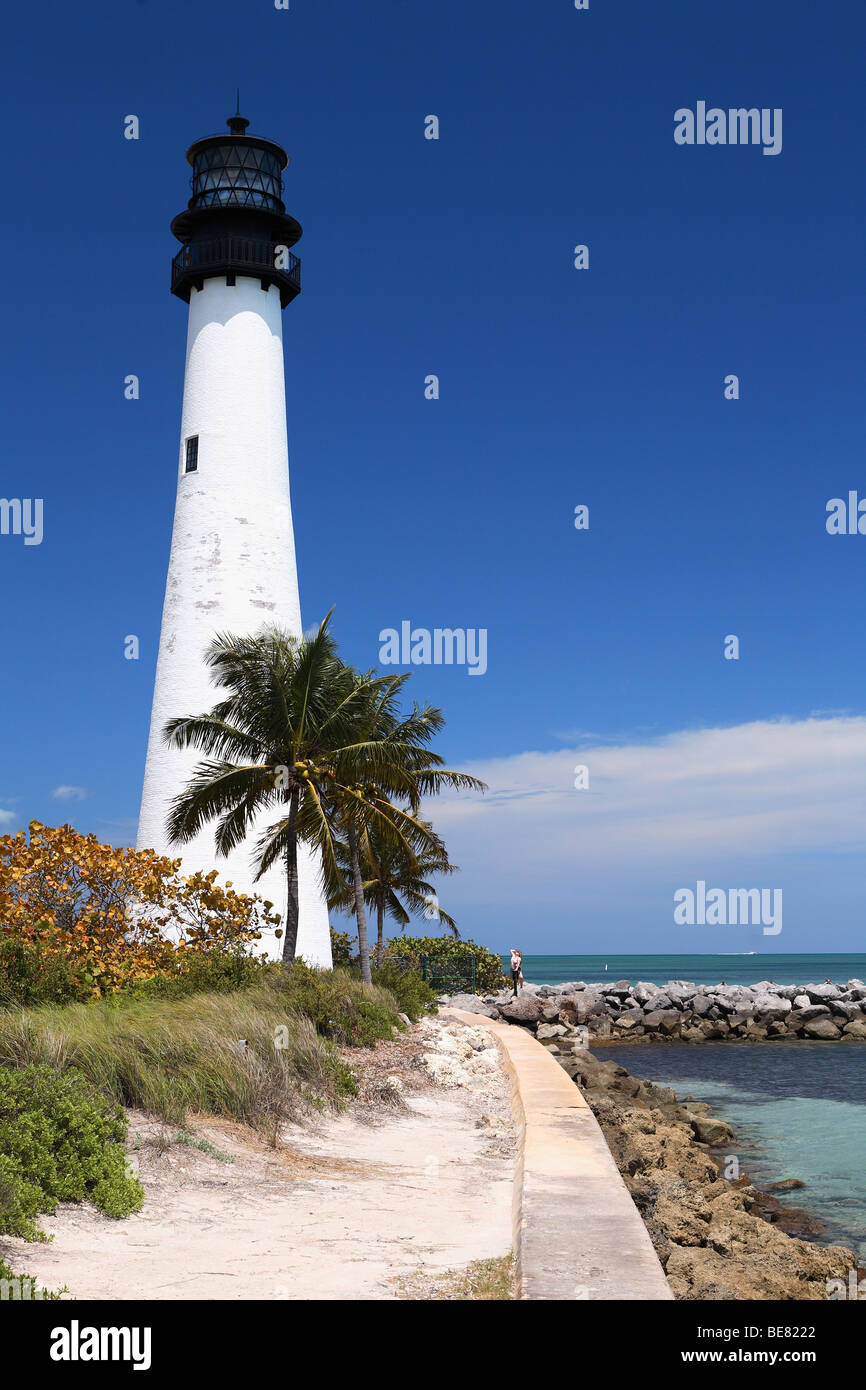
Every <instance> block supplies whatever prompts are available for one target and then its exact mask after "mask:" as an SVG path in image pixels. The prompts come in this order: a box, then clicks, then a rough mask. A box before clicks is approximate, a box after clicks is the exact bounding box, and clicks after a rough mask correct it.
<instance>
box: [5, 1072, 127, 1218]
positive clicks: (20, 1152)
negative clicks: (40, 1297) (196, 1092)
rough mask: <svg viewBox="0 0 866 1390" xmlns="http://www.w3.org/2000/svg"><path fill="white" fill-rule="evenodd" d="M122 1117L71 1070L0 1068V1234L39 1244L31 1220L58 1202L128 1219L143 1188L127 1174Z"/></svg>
mask: <svg viewBox="0 0 866 1390" xmlns="http://www.w3.org/2000/svg"><path fill="white" fill-rule="evenodd" d="M125 1140H126V1117H125V1116H124V1113H123V1111H122V1110H121V1109H120V1107H119V1106H116V1105H112V1104H111V1103H110V1102H109V1101H107V1100H106V1099H105V1098H104V1097H102V1096H101V1095H99V1094H98V1092H96V1091H95V1090H94V1089H93V1088H92V1087H91V1086H90V1084H89V1083H88V1082H87V1080H86V1079H85V1077H84V1076H83V1075H82V1074H81V1072H80V1071H78V1070H77V1069H76V1068H73V1067H70V1068H69V1069H67V1070H65V1071H58V1070H57V1069H55V1068H53V1067H48V1066H45V1065H34V1064H30V1065H27V1066H23V1067H20V1068H19V1069H17V1070H9V1069H7V1068H6V1067H0V1233H2V1234H7V1235H14V1236H21V1237H22V1238H23V1239H25V1240H45V1239H47V1237H46V1236H45V1234H44V1232H43V1231H41V1230H40V1229H39V1228H38V1227H37V1225H36V1223H35V1221H34V1217H35V1216H37V1215H38V1214H39V1213H40V1212H48V1213H51V1212H54V1211H55V1209H56V1207H57V1203H58V1202H82V1201H84V1200H85V1198H86V1199H87V1200H88V1201H90V1202H92V1203H93V1205H94V1206H95V1207H97V1208H98V1209H99V1210H100V1211H101V1212H103V1213H104V1215H106V1216H114V1217H121V1216H128V1215H129V1214H130V1212H133V1211H138V1210H139V1208H140V1207H141V1205H142V1203H143V1202H144V1189H143V1188H142V1186H141V1184H140V1182H139V1181H138V1179H137V1178H136V1177H135V1176H134V1175H132V1174H130V1173H128V1172H127V1168H126V1156H125V1153H124V1142H125Z"/></svg>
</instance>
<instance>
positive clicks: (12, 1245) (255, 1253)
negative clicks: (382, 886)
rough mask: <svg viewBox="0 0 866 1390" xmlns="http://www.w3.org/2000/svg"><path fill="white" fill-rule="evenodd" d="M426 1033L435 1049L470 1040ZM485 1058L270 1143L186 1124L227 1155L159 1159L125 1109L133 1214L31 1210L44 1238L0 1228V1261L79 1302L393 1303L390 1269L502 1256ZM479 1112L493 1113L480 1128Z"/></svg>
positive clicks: (503, 1086)
mask: <svg viewBox="0 0 866 1390" xmlns="http://www.w3.org/2000/svg"><path fill="white" fill-rule="evenodd" d="M428 1028H429V1032H430V1038H431V1044H430V1045H431V1046H433V1045H435V1044H436V1042H437V1041H442V1040H443V1038H444V1041H445V1042H446V1044H447V1041H448V1038H447V1036H446V1035H450V1037H451V1038H452V1039H453V1038H455V1037H457V1038H459V1037H461V1036H465V1034H466V1030H461V1029H460V1028H459V1027H458V1028H455V1027H453V1026H449V1027H448V1028H447V1029H443V1028H442V1026H441V1025H440V1024H438V1023H436V1024H433V1025H428ZM471 1031H474V1030H470V1032H471ZM497 1058H498V1054H497ZM486 1060H487V1061H488V1062H490V1063H491V1065H490V1066H489V1068H488V1074H487V1076H485V1077H484V1078H483V1079H481V1080H479V1079H477V1078H476V1079H475V1080H474V1082H473V1083H472V1086H471V1087H470V1086H467V1085H459V1086H453V1085H452V1086H447V1087H443V1086H441V1085H435V1084H433V1083H432V1082H430V1081H429V1079H428V1078H426V1077H424V1078H423V1079H418V1080H415V1081H413V1083H412V1087H413V1088H411V1089H409V1090H407V1091H406V1092H405V1095H406V1107H407V1108H406V1109H403V1110H389V1111H387V1112H386V1113H385V1115H384V1117H376V1118H375V1119H374V1121H373V1122H371V1120H370V1117H369V1115H367V1114H364V1113H352V1112H350V1113H348V1114H345V1115H342V1116H339V1117H337V1118H332V1119H327V1120H324V1121H321V1122H319V1123H318V1125H317V1127H316V1128H315V1129H314V1130H303V1131H302V1130H297V1129H294V1130H293V1131H292V1132H291V1134H290V1135H289V1136H288V1137H287V1141H286V1145H285V1147H284V1148H281V1149H279V1150H273V1149H269V1148H267V1147H266V1146H265V1145H264V1144H260V1143H259V1142H258V1141H257V1140H256V1139H255V1138H254V1137H252V1136H251V1135H250V1133H249V1131H247V1130H244V1129H242V1128H241V1127H240V1126H235V1125H231V1124H229V1123H222V1122H220V1121H215V1120H212V1119H207V1120H200V1121H199V1122H198V1123H196V1124H195V1126H194V1128H195V1131H196V1133H197V1134H201V1135H206V1136H207V1137H208V1138H209V1139H210V1140H211V1141H212V1142H213V1143H214V1144H215V1145H216V1146H217V1147H218V1148H219V1149H221V1150H222V1151H223V1152H224V1153H227V1154H231V1155H232V1157H233V1158H234V1162H233V1163H226V1162H221V1161H220V1160H219V1159H217V1158H215V1157H213V1156H212V1155H209V1154H206V1153H202V1152H200V1151H198V1150H196V1149H193V1148H189V1147H185V1146H182V1145H176V1144H175V1145H172V1147H171V1148H170V1149H169V1150H168V1151H167V1152H164V1153H160V1152H159V1151H158V1149H157V1148H154V1147H153V1146H152V1143H151V1144H150V1145H148V1144H147V1142H146V1141H147V1139H148V1137H150V1139H151V1140H152V1138H153V1136H154V1134H155V1133H156V1132H157V1131H158V1130H159V1126H156V1125H154V1123H153V1122H152V1121H148V1120H147V1119H146V1118H145V1117H143V1116H137V1115H132V1116H131V1117H130V1133H131V1135H137V1136H138V1137H139V1140H140V1142H141V1141H145V1142H144V1145H143V1147H141V1148H140V1149H139V1150H138V1151H137V1157H138V1163H139V1175H140V1177H141V1180H142V1182H143V1183H144V1186H145V1189H146V1192H147V1200H146V1202H145V1205H144V1207H143V1209H142V1211H141V1212H140V1213H138V1214H137V1215H134V1216H131V1217H128V1218H127V1219H125V1220H123V1221H112V1220H109V1219H107V1218H105V1217H103V1216H101V1215H100V1214H99V1213H98V1212H96V1211H94V1210H93V1209H92V1208H90V1207H86V1206H71V1205H70V1206H64V1207H62V1208H60V1209H59V1210H58V1213H57V1215H56V1216H55V1217H45V1218H44V1219H43V1226H44V1229H45V1230H46V1231H48V1232H49V1233H52V1234H54V1237H55V1238H54V1241H53V1242H52V1243H51V1244H49V1245H31V1244H26V1243H25V1242H23V1241H18V1240H12V1239H10V1238H8V1237H3V1238H0V1255H3V1256H5V1258H7V1259H8V1260H9V1261H10V1263H11V1264H12V1265H13V1268H16V1269H21V1270H26V1271H27V1272H28V1273H31V1274H35V1275H36V1276H37V1278H38V1279H39V1281H40V1283H42V1284H43V1285H45V1286H46V1287H49V1288H58V1287H60V1286H62V1285H64V1284H65V1285H67V1286H68V1288H69V1290H70V1292H71V1294H72V1295H73V1296H74V1297H77V1298H85V1299H86V1298H109V1299H120V1298H136V1299H184V1300H186V1299H252V1298H265V1299H316V1298H323V1299H388V1298H395V1297H398V1296H400V1294H399V1287H398V1286H397V1285H396V1284H395V1281H396V1280H399V1279H400V1277H401V1276H405V1275H411V1274H413V1273H415V1272H416V1271H418V1270H422V1269H423V1270H425V1271H428V1272H433V1271H437V1272H438V1271H445V1270H448V1269H453V1268H455V1267H457V1266H461V1265H465V1264H467V1263H469V1262H470V1261H472V1260H476V1259H483V1258H488V1257H492V1256H500V1255H504V1254H507V1252H508V1251H509V1249H510V1248H511V1198H512V1173H513V1161H514V1160H513V1142H512V1139H511V1135H510V1116H509V1112H508V1099H507V1096H508V1092H507V1083H506V1081H505V1078H504V1075H503V1073H502V1070H501V1064H497V1065H492V1058H490V1057H488V1058H487V1059H486ZM415 1087H417V1089H415ZM485 1114H486V1115H487V1116H488V1117H490V1120H491V1121H492V1123H482V1124H481V1125H480V1126H479V1125H478V1123H477V1122H478V1120H479V1117H480V1116H482V1115H485ZM172 1133H173V1131H172Z"/></svg>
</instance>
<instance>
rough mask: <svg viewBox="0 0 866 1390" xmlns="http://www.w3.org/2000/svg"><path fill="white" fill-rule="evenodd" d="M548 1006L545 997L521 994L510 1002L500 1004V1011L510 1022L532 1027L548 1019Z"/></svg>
mask: <svg viewBox="0 0 866 1390" xmlns="http://www.w3.org/2000/svg"><path fill="white" fill-rule="evenodd" d="M546 1007H547V1005H546V1004H545V1002H544V1000H543V999H533V998H531V997H530V996H528V995H524V994H521V995H518V997H517V998H516V999H512V1000H511V1001H510V1002H509V1003H508V1004H500V1005H499V1012H500V1014H501V1015H502V1017H503V1018H504V1019H507V1021H508V1022H509V1023H521V1024H523V1026H524V1027H525V1028H531V1027H533V1026H534V1025H535V1024H536V1023H539V1022H544V1021H546V1020H545V1009H546Z"/></svg>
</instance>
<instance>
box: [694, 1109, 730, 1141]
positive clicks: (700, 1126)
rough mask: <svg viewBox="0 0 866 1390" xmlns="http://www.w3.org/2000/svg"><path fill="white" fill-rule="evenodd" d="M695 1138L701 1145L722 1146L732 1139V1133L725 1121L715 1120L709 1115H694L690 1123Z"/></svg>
mask: <svg viewBox="0 0 866 1390" xmlns="http://www.w3.org/2000/svg"><path fill="white" fill-rule="evenodd" d="M691 1125H692V1129H693V1130H694V1133H695V1138H696V1139H698V1140H699V1141H700V1143H702V1144H713V1145H715V1144H724V1143H726V1142H727V1140H728V1139H733V1137H734V1131H733V1129H732V1128H731V1126H730V1125H729V1124H728V1123H727V1121H726V1120H717V1119H716V1118H715V1117H714V1116H710V1115H696V1116H695V1117H694V1119H693V1120H692V1121H691Z"/></svg>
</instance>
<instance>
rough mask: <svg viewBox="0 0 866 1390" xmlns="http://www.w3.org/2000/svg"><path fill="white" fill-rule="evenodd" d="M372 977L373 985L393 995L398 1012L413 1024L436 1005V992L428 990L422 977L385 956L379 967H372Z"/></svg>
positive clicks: (428, 987)
mask: <svg viewBox="0 0 866 1390" xmlns="http://www.w3.org/2000/svg"><path fill="white" fill-rule="evenodd" d="M372 975H373V984H374V985H377V986H378V987H379V989H387V990H388V992H389V994H393V996H394V998H395V999H396V1001H397V1004H398V1007H399V1009H400V1012H401V1013H404V1014H406V1015H407V1016H408V1017H409V1018H411V1019H412V1021H413V1023H414V1022H415V1020H416V1019H419V1018H420V1017H421V1015H422V1014H425V1013H428V1012H429V1011H430V1010H431V1009H432V1008H433V1006H434V1005H435V1003H436V991H435V990H434V989H431V988H430V986H429V985H428V983H427V981H426V980H425V979H424V977H423V975H421V974H420V973H419V972H418V971H417V970H407V969H405V968H404V967H403V964H402V962H397V961H396V960H389V959H388V958H387V956H386V957H385V958H384V959H383V961H382V964H381V965H380V966H376V965H374V966H373V968H372Z"/></svg>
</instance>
